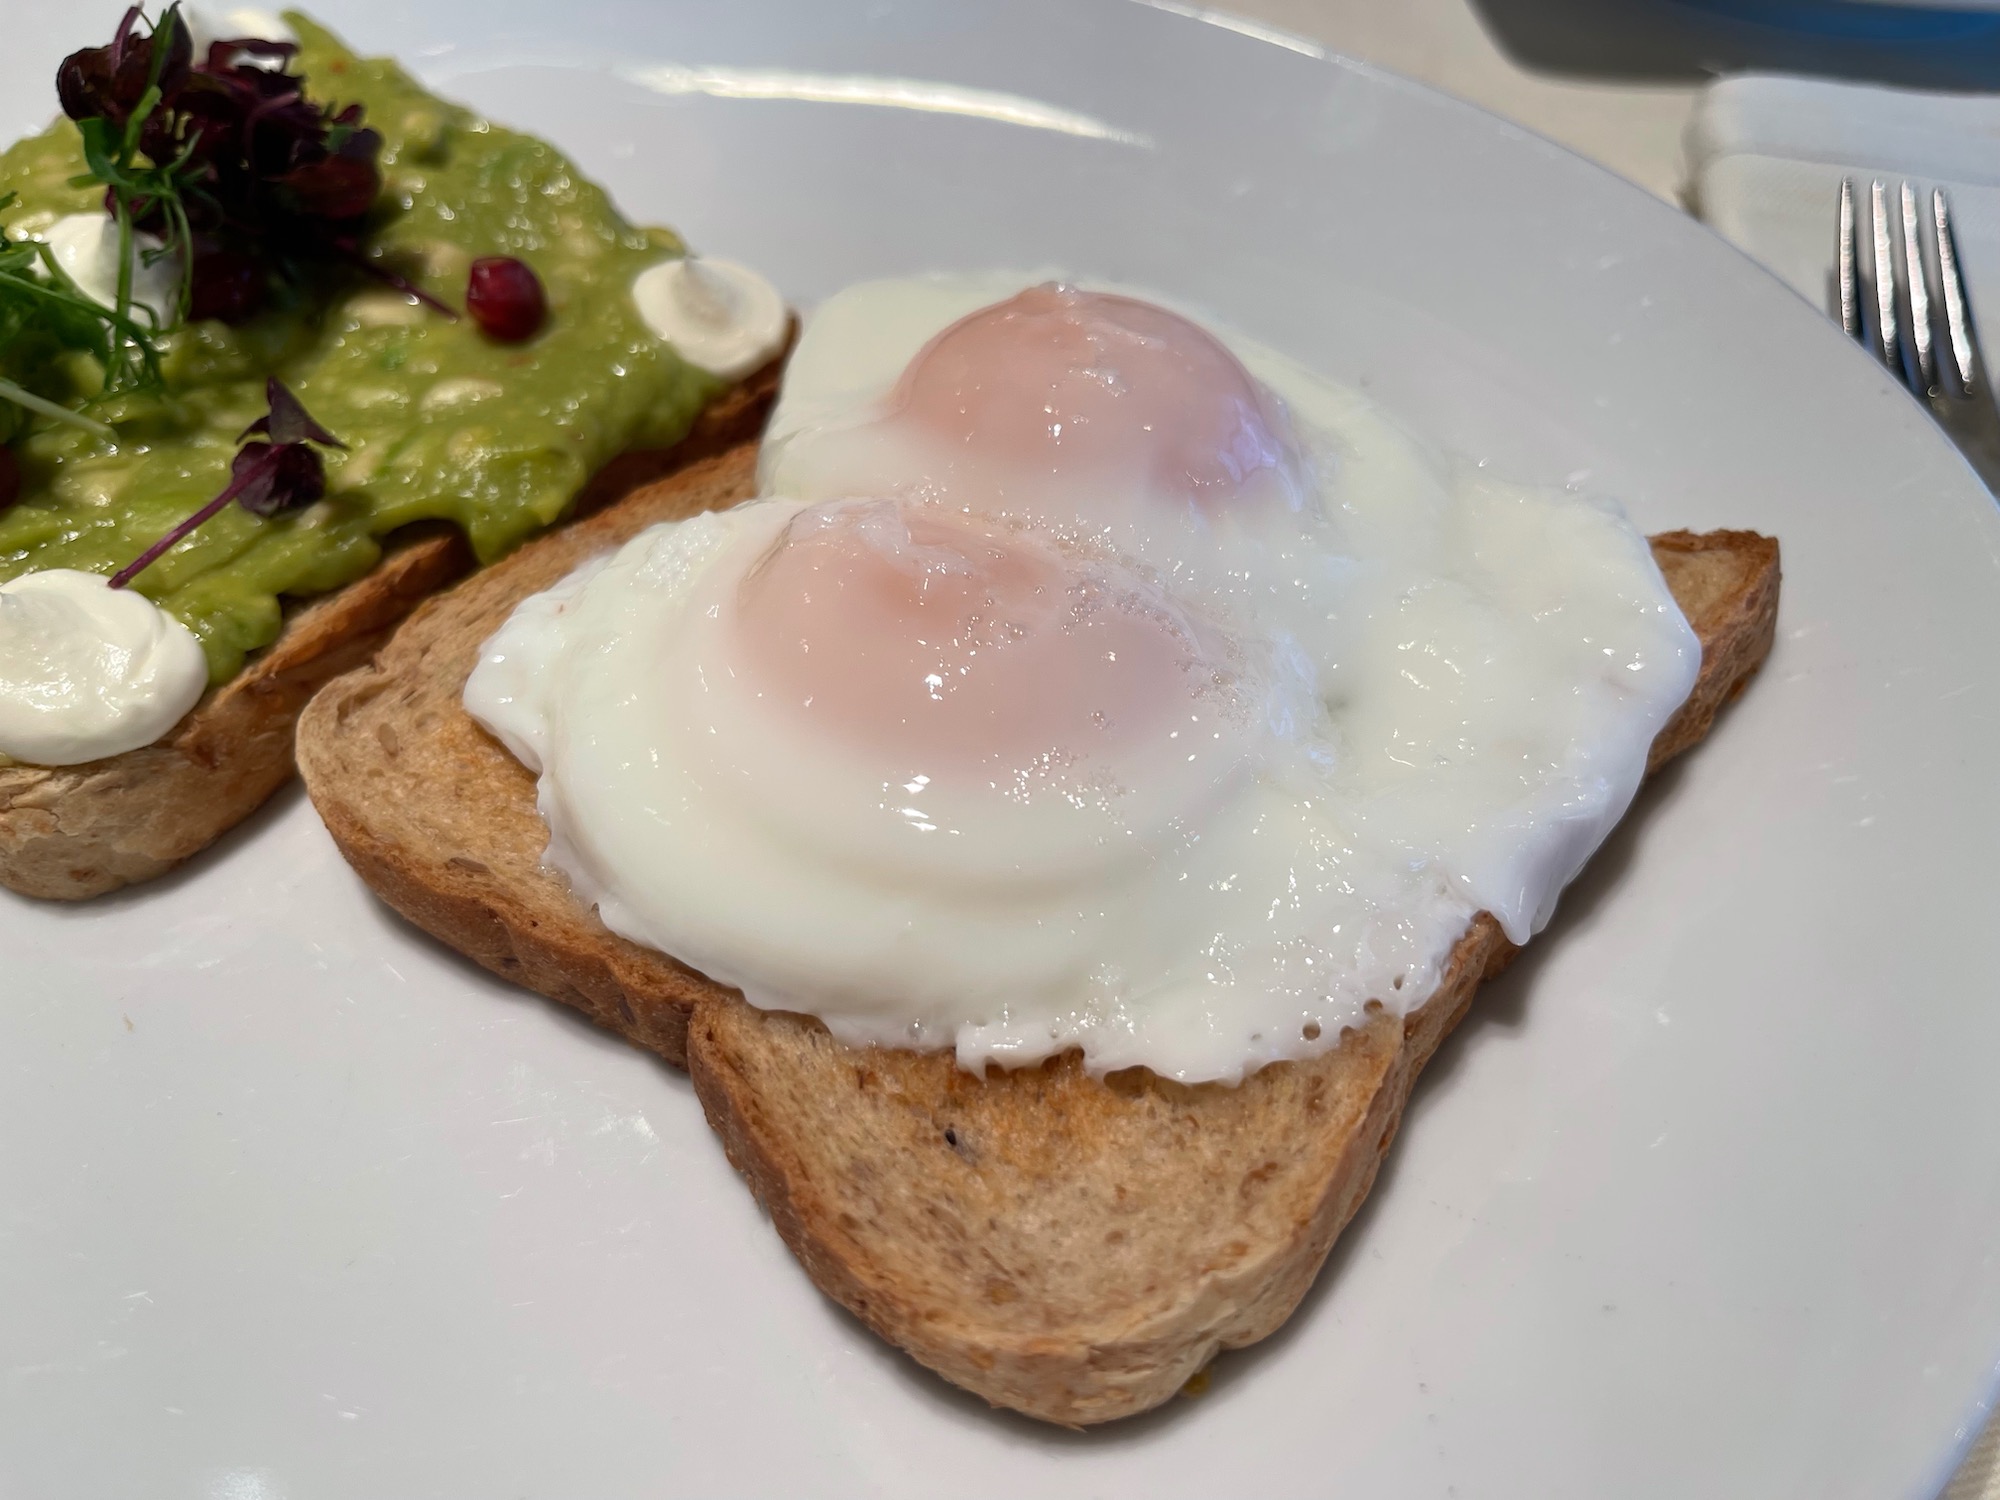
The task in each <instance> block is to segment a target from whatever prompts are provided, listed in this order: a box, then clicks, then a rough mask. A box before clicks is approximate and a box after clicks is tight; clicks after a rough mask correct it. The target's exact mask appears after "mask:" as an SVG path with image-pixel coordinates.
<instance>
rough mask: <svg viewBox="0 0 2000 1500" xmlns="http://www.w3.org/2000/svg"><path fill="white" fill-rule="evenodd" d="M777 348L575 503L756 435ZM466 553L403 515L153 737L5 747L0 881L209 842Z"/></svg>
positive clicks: (592, 505)
mask: <svg viewBox="0 0 2000 1500" xmlns="http://www.w3.org/2000/svg"><path fill="white" fill-rule="evenodd" d="M779 363H780V362H779V361H773V362H772V363H771V364H770V365H769V366H767V367H765V368H764V369H762V370H760V371H758V372H757V373H755V374H753V375H751V376H750V377H748V378H747V379H746V380H744V381H743V382H742V383H741V384H740V385H737V386H735V387H733V388H732V389H731V390H729V391H728V392H727V393H725V394H724V395H723V396H722V397H721V399H719V400H718V401H716V402H715V403H714V404H712V405H711V406H710V407H709V408H708V409H707V410H706V411H704V412H703V413H702V414H701V416H700V417H698V418H697V419H696V422H695V425H694V428H693V429H692V430H691V431H690V432H689V434H688V436H687V437H686V438H684V439H682V441H681V442H680V443H679V444H678V445H676V446H675V447H673V448H671V449H665V450H661V451H643V452H632V453H627V454H623V455H621V456H620V457H618V458H616V459H614V460H613V461H612V462H611V463H610V464H609V465H607V466H606V467H605V468H604V469H603V470H602V471H600V472H599V473H598V474H597V475H596V476H595V477H594V478H593V479H592V480H591V482H590V484H589V485H588V486H587V487H586V488H585V489H584V491H583V493H582V494H581V495H579V497H578V500H577V507H576V508H577V510H578V511H579V512H586V511H589V510H592V509H601V508H602V506H603V505H604V504H606V503H608V502H609V501H611V500H614V499H616V498H617V497H618V496H620V495H623V494H625V493H627V492H628V491H630V490H631V489H633V488H634V487H636V486H640V485H643V484H645V483H647V482H648V481H650V480H652V479H655V478H657V477H658V476H659V475H661V474H664V473H668V472H672V471H673V470H675V469H678V468H680V467H683V466H685V465H686V464H687V463H688V462H689V461H691V460H692V459H695V458H698V457H701V456H703V455H707V454H711V453H715V452H719V451H722V450H724V449H726V448H728V447H731V446H734V445H736V444H738V443H741V442H744V441H745V440H747V439H750V438H753V437H755V436H756V434H757V433H758V432H759V431H761V430H762V428H763V424H764V419H765V417H766V415H767V414H768V413H769V410H770V404H771V400H772V398H773V396H774V395H775V394H776V391H777V379H778V369H779ZM472 565H473V559H472V552H471V549H470V548H469V547H468V546H467V545H466V544H465V541H464V539H463V537H462V536H461V535H460V534H459V533H458V532H457V531H456V530H455V529H453V528H451V527H449V526H445V525H441V524H440V525H433V526H424V527H420V528H413V529H412V530H411V531H410V532H409V533H408V534H405V535H402V536H400V537H397V538H395V539H394V540H393V541H392V543H391V545H390V547H389V548H388V549H387V551H386V552H385V555H384V556H383V558H382V561H381V562H380V563H378V564H377V565H376V566H375V567H374V568H373V569H371V570H370V571H369V572H368V573H367V574H365V575H364V576H362V577H361V578H358V579H356V580H355V581H354V582H353V583H351V584H348V585H347V586H346V587H344V588H341V589H338V590H336V591H335V592H333V593H331V594H327V595H325V596H323V597H320V598H317V599H312V600H308V601H303V602H300V603H297V604H295V605H294V606H293V607H292V608H291V609H290V610H289V611H288V613H287V617H286V620H285V626H284V629H283V631H282V632H281V633H280V634H279V636H278V638H277V640H275V641H273V642H272V643H271V644H270V645H269V646H267V647H265V648H264V649H263V650H262V651H260V652H258V653H257V654H256V655H255V656H253V657H252V658H251V660H250V661H249V662H248V663H247V664H246V665H245V666H244V668H243V670H242V671H241V672H238V673H237V674H236V676H234V677H232V678H231V679H230V680H229V681H228V682H225V683H223V684H221V685H220V686H218V687H214V688H211V689H210V690H209V691H208V692H207V693H206V694H205V695H204V696H203V697H202V699H201V701H200V702H199V703H197V704H196V705H195V706H194V707H193V708H192V709H191V710H189V712H188V713H187V715H186V717H184V718H183V719H182V720H181V721H180V723H178V724H176V725H175V726H174V728H173V729H172V730H171V731H170V732H169V733H168V734H167V735H166V736H165V737H164V738H162V739H160V740H159V741H157V742H156V743H154V744H151V745H146V746H143V747H141V748H140V749H137V750H130V751H127V752H125V753H124V754H122V755H114V756H110V757H107V758H106V759H104V760H97V761H91V762H88V763H87V764H84V765H76V766H30V765H17V764H8V763H5V762H0V885H4V886H6V887H8V888H9V889H11V890H14V891H18V892H20V893H21V894H23V895H27V896H41V897H46V898H51V899H55V900H70V901H74V900H81V899H83V898H85V897H89V896H98V895H102V894H103V893H104V892H106V891H111V890H116V889H117V888H118V887H120V886H123V885H130V884H132V883H133V882H135V881H141V880H150V879H152V878H153V877H154V876H157V875H162V874H164V873H166V871H168V870H170V869H172V868H173V867H174V866H175V865H177V864H179V863H180V862H181V861H182V860H185V859H186V858H188V857H189V856H190V855H192V854H194V853H196V852H198V851H199V850H201V849H204V848H206V847H207V846H208V845H209V844H211V843H213V842H214V841H215V840H216V839H218V838H220V837H221V836H222V835H223V834H224V833H226V832H228V830H230V829H231V828H233V827H235V826H236V825H237V824H238V823H240V822H242V821H243V820H244V819H245V818H247V817H249V816H250V814H251V813H253V812H255V811H256V810H257V808H258V807H259V806H261V805H262V803H263V802H264V800H265V799H266V798H267V797H269V796H270V795H271V794H272V793H273V792H275V791H276V790H277V789H278V788H279V787H281V786H283V785H284V784H285V782H286V781H288V780H289V779H290V778H291V775H292V771H293V764H292V735H293V728H294V726H295V725H296V724H297V722H298V717H299V714H300V712H301V711H302V710H303V709H304V708H305V705H306V703H307V702H308V701H309V700H310V699H311V697H312V695H313V694H314V693H316V692H318V691H319V689H320V688H321V687H323V686H324V685H325V684H326V683H328V682H329V681H331V680H332V679H333V678H335V677H338V676H340V675H341V674H342V673H343V672H348V671H351V670H353V669H354V668H355V667H357V666H360V665H361V664H362V663H364V662H366V661H367V660H368V659H369V658H370V657H371V656H373V655H374V653H375V651H376V649H377V648H378V647H380V646H381V644H382V643H383V642H384V641H385V640H386V639H388V636H389V633H390V632H391V631H392V630H394V629H395V627H396V625H397V624H398V623H399V622H400V621H401V620H402V619H403V617H404V616H405V615H407V614H408V613H409V612H410V610H411V609H413V608H414V607H415V606H416V605H417V603H418V602H419V601H421V600H423V599H425V598H427V597H429V596H430V595H432V594H434V593H436V592H437V591H438V590H439V589H441V588H443V587H444V586H445V585H446V584H448V583H450V582H451V581H452V580H454V579H456V578H458V577H460V576H462V575H463V574H465V573H466V572H468V571H469V570H470V569H471V568H472Z"/></svg>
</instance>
